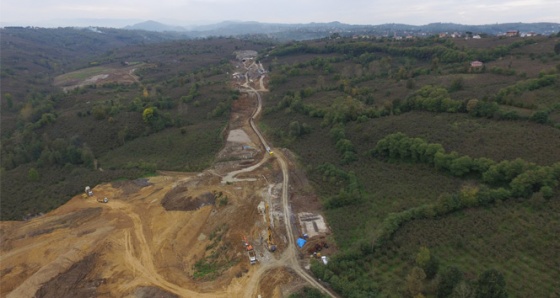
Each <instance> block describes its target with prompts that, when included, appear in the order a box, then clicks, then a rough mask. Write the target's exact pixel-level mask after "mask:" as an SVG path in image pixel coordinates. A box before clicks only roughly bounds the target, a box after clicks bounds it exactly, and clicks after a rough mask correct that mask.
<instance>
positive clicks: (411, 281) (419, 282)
mask: <svg viewBox="0 0 560 298" xmlns="http://www.w3.org/2000/svg"><path fill="white" fill-rule="evenodd" d="M424 279H426V273H424V270H422V268H419V267H414V268H412V270H410V272H409V273H408V275H407V276H406V287H407V289H408V292H409V293H410V295H412V296H413V297H414V296H416V295H418V294H421V293H422V291H424Z"/></svg>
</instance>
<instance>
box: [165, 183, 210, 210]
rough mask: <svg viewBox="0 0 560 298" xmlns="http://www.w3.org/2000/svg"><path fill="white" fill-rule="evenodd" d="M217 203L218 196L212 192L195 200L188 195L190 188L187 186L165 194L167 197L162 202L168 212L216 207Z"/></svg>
mask: <svg viewBox="0 0 560 298" xmlns="http://www.w3.org/2000/svg"><path fill="white" fill-rule="evenodd" d="M215 202H216V196H215V195H214V194H212V193H210V192H206V193H203V194H201V195H199V196H197V197H194V198H193V197H192V196H190V195H188V188H187V187H186V186H179V187H175V188H173V189H172V190H170V191H169V192H167V193H166V194H165V197H163V200H161V205H162V206H163V208H165V210H167V211H170V210H173V211H192V210H198V209H199V208H201V207H204V206H208V205H214V204H215Z"/></svg>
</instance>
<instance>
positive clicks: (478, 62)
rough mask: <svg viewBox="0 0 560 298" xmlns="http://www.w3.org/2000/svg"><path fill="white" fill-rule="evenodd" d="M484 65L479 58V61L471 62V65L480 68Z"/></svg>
mask: <svg viewBox="0 0 560 298" xmlns="http://www.w3.org/2000/svg"><path fill="white" fill-rule="evenodd" d="M482 66H484V63H482V62H480V61H478V60H477V61H473V62H471V67H472V68H480V67H482Z"/></svg>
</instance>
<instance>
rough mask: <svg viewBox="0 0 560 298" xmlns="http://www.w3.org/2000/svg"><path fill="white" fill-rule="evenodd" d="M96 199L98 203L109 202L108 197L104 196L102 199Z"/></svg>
mask: <svg viewBox="0 0 560 298" xmlns="http://www.w3.org/2000/svg"><path fill="white" fill-rule="evenodd" d="M97 201H98V202H99V203H109V199H107V197H105V198H103V199H102V198H97Z"/></svg>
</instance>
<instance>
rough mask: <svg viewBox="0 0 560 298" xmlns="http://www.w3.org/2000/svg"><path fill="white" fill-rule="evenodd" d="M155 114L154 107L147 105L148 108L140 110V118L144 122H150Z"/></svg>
mask: <svg viewBox="0 0 560 298" xmlns="http://www.w3.org/2000/svg"><path fill="white" fill-rule="evenodd" d="M155 116H156V108H154V107H149V108H145V109H144V112H142V120H144V122H146V123H148V124H150V123H151V122H152V121H153V120H154V118H155Z"/></svg>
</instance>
